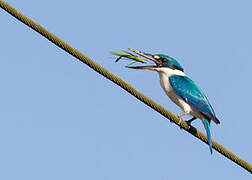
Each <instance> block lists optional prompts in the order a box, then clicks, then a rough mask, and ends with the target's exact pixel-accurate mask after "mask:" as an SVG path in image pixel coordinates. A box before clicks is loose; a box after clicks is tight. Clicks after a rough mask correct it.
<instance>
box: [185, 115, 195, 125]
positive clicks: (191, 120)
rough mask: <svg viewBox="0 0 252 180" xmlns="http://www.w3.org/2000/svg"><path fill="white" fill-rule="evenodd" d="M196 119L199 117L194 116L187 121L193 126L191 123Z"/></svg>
mask: <svg viewBox="0 0 252 180" xmlns="http://www.w3.org/2000/svg"><path fill="white" fill-rule="evenodd" d="M195 119H197V118H196V117H192V119H190V120H187V121H186V123H187V124H188V126H191V123H192V122H193V121H194V120H195Z"/></svg>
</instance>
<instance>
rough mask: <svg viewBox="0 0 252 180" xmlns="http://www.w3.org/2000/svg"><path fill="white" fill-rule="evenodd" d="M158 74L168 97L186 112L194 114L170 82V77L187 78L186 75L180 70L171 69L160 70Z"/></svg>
mask: <svg viewBox="0 0 252 180" xmlns="http://www.w3.org/2000/svg"><path fill="white" fill-rule="evenodd" d="M158 74H159V77H160V84H161V86H162V88H163V89H164V91H165V93H166V94H167V96H168V97H169V98H170V99H171V100H172V101H173V102H174V103H175V104H176V105H178V106H179V107H180V108H181V109H182V110H183V111H184V112H188V113H192V109H191V107H190V105H189V104H187V103H186V102H185V101H184V100H183V99H182V98H181V97H179V96H178V95H177V94H176V93H175V91H174V90H173V88H172V87H171V84H170V82H169V77H170V76H172V75H180V76H185V73H183V72H182V71H179V70H172V69H169V68H159V70H158Z"/></svg>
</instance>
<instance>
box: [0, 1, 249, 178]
mask: <svg viewBox="0 0 252 180" xmlns="http://www.w3.org/2000/svg"><path fill="white" fill-rule="evenodd" d="M7 2H9V3H10V4H11V5H13V6H14V7H16V8H17V9H18V10H20V11H21V12H23V13H24V14H26V15H27V16H29V17H31V18H32V19H34V20H35V21H37V22H38V23H40V24H41V25H43V26H44V27H46V28H47V29H48V30H50V31H51V32H53V33H55V34H56V35H57V36H59V37H60V38H62V39H63V40H65V41H67V42H68V43H70V44H71V45H72V46H74V47H76V48H77V49H79V50H80V51H82V52H83V53H84V54H86V55H88V56H89V57H91V58H93V59H94V60H96V61H97V62H98V63H100V64H102V65H103V66H104V67H106V68H107V69H109V70H110V71H112V72H113V73H115V74H117V75H119V76H120V77H122V78H123V79H125V80H126V81H127V82H129V83H131V84H132V85H133V86H135V87H136V88H137V89H138V90H140V91H142V92H143V93H144V94H146V95H147V96H149V97H151V98H152V99H154V100H155V101H157V102H158V103H160V104H162V105H163V106H165V107H166V108H167V109H169V110H170V111H172V112H174V113H180V112H181V111H180V109H179V108H178V107H176V105H174V104H173V103H172V102H171V101H170V100H169V98H168V97H167V96H166V95H165V93H164V92H163V90H162V89H161V86H160V85H159V78H158V75H157V73H155V72H149V71H137V70H131V69H126V68H124V66H125V65H127V64H128V62H126V61H121V62H119V63H118V64H115V63H114V60H115V59H116V58H115V57H114V56H113V55H111V54H109V53H108V52H107V51H108V50H121V49H126V48H128V47H131V48H135V49H138V50H142V51H145V52H149V53H164V54H167V55H170V56H172V57H174V58H176V59H178V61H179V62H180V64H181V65H182V66H183V68H184V69H185V72H186V73H187V75H188V76H189V77H191V78H192V79H193V80H194V81H195V82H196V83H197V84H199V85H200V87H201V88H202V89H203V91H204V92H205V94H206V95H207V96H208V98H209V100H210V102H211V104H212V106H213V107H214V109H215V112H216V114H217V116H218V118H219V119H220V121H221V124H220V125H215V124H214V123H212V126H211V129H212V137H213V138H214V139H215V140H217V141H218V142H219V143H221V144H222V145H224V146H225V147H226V148H228V149H229V150H231V151H233V152H234V153H236V154H237V155H239V156H240V157H242V158H244V159H246V160H247V161H249V162H250V163H251V162H252V146H251V135H252V133H251V126H252V121H251V114H250V113H251V100H252V93H251V92H252V85H251V78H252V76H251V74H252V72H251V67H252V33H251V32H252V24H251V17H252V11H251V7H252V2H251V1H249V0H248V1H217V0H212V1H208V2H206V1H204V2H203V1H200V0H199V1H195V0H191V1H187V0H184V1H182V0H181V1H161V0H156V1H151V2H148V1H133V0H128V1H118V0H117V1H116V0H107V1H98V0H92V1H81V0H73V1H59V0H54V1H51V0H44V1H31V0H23V1H12V0H9V1H7ZM0 27H1V28H0V32H1V40H0V49H1V53H0V83H1V88H0V99H1V102H0V179H4V180H9V179H11V180H12V179H13V180H14V179H15V180H16V179H25V180H34V179H36V180H40V179H41V180H44V179H46V180H50V179H52V180H54V179H61V180H65V179H77V180H78V179H90V180H118V179H120V180H128V179H131V180H139V179H145V180H152V179H156V180H168V179H204V180H210V179H211V180H212V179H220V178H225V179H238V178H239V179H242V180H248V179H251V174H249V173H248V172H247V171H245V170H244V169H242V168H240V167H239V166H237V165H236V164H234V163H233V162H231V161H230V160H228V159H226V158H225V157H223V156H222V155H220V154H219V153H218V152H216V151H214V152H213V155H210V152H209V148H208V146H207V145H206V144H204V143H202V142H201V141H199V140H198V139H196V138H194V137H192V136H191V135H190V134H188V133H187V132H185V131H183V130H180V129H179V128H178V127H177V126H175V125H174V124H172V123H170V122H169V121H167V120H166V119H165V118H164V117H163V116H161V115H160V114H158V113H157V112H155V111H154V110H152V109H151V108H149V107H147V106H146V105H144V104H143V103H141V102H140V101H138V100H137V99H135V98H134V97H133V96H131V95H129V94H128V93H127V92H125V91H124V90H122V89H121V88H119V87H117V86H116V85H115V84H113V83H112V82H110V81H109V80H107V79H105V78H103V77H102V76H100V75H99V74H97V73H96V72H94V71H93V70H91V69H90V68H88V67H87V66H86V65H84V64H82V63H81V62H79V61H77V60H76V59H75V58H73V57H72V56H70V55H68V54H67V53H65V52H64V51H63V50H61V49H59V48H58V47H56V46H55V45H53V44H52V43H51V42H49V41H48V40H46V39H45V38H43V37H41V36H40V35H39V34H37V33H35V32H34V31H33V30H31V29H30V28H28V27H26V26H25V25H23V24H21V23H20V22H18V21H17V20H16V19H14V18H13V17H11V16H10V15H8V14H7V13H6V12H5V11H3V10H0ZM188 118H189V117H187V118H186V119H188ZM193 124H194V126H196V127H197V128H198V129H200V130H202V131H203V132H205V131H204V129H203V126H202V124H201V122H200V121H199V120H198V121H196V122H194V123H193Z"/></svg>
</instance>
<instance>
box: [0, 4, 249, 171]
mask: <svg viewBox="0 0 252 180" xmlns="http://www.w3.org/2000/svg"><path fill="white" fill-rule="evenodd" d="M0 7H1V8H2V9H4V10H5V11H7V12H8V13H9V14H10V15H12V16H14V17H15V18H17V19H18V20H19V21H21V22H23V23H24V24H26V25H27V26H29V27H30V28H32V29H33V30H35V31H36V32H38V33H39V34H41V35H42V36H44V37H45V38H47V39H48V40H49V41H51V42H52V43H54V44H55V45H57V46H58V47H60V48H61V49H63V50H64V51H66V52H68V53H69V54H71V55H72V56H74V57H75V58H77V59H78V60H80V61H81V62H83V63H85V64H86V65H88V66H89V67H90V68H92V69H93V70H95V71H96V72H98V73H100V74H101V75H103V76H104V77H106V78H108V79H109V80H111V81H113V82H114V83H115V84H117V85H118V86H120V87H121V88H123V89H124V90H126V91H127V92H129V93H130V94H131V95H133V96H134V97H136V98H137V99H139V100H140V101H142V102H143V103H145V104H146V105H147V106H149V107H151V108H152V109H154V110H155V111H157V112H159V113H160V114H162V115H163V116H164V117H166V118H168V119H169V120H170V121H172V122H174V123H175V124H176V125H178V126H179V127H180V128H182V129H184V130H185V131H187V132H189V133H190V134H192V135H193V136H195V137H197V138H198V139H200V140H201V141H203V142H205V143H206V144H208V141H207V137H206V135H205V134H203V133H202V132H201V131H199V130H197V129H196V128H194V127H193V126H188V125H187V123H186V122H185V121H183V120H182V119H180V118H178V117H177V116H176V115H175V114H173V113H171V112H170V111H168V110H166V109H165V108H164V107H163V106H161V105H160V104H158V103H156V102H155V101H153V100H152V99H150V98H149V97H147V96H145V95H144V94H143V93H141V92H139V91H138V90H136V89H135V88H134V87H133V86H131V85H130V84H128V83H127V82H126V81H124V80H123V79H121V78H120V77H118V76H116V75H115V74H113V73H112V72H110V71H108V70H107V69H105V68H104V67H102V66H101V65H99V64H98V63H96V62H95V61H93V60H92V59H90V58H89V57H87V56H85V55H84V54H83V53H81V52H80V51H78V50H77V49H75V48H73V47H71V46H70V45H69V44H67V43H66V42H65V41H63V40H61V39H60V38H58V37H57V36H56V35H54V34H53V33H51V32H49V31H48V30H46V29H45V28H44V27H42V26H41V25H39V24H38V23H36V22H35V21H33V20H32V19H30V18H28V17H27V16H25V15H24V14H22V13H21V12H19V11H18V10H16V9H15V8H14V7H12V6H11V5H9V4H8V3H6V2H5V1H4V0H0ZM212 145H213V148H214V149H215V150H216V151H218V152H219V153H220V154H222V155H223V156H225V157H227V158H228V159H230V160H231V161H233V162H234V163H236V164H237V165H239V166H241V167H242V168H244V169H246V170H247V171H248V172H250V173H252V165H251V164H250V163H248V162H247V161H245V160H243V159H242V158H240V157H239V156H237V155H236V154H234V153H232V152H231V151H229V150H228V149H226V148H225V147H223V146H222V145H220V144H219V143H217V142H216V141H214V140H212Z"/></svg>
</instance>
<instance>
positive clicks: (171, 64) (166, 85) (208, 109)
mask: <svg viewBox="0 0 252 180" xmlns="http://www.w3.org/2000/svg"><path fill="white" fill-rule="evenodd" d="M129 50H130V51H132V52H134V53H136V54H138V55H140V56H142V57H145V58H147V59H149V60H151V61H153V62H154V63H155V65H150V66H127V67H128V68H132V69H147V70H151V71H156V72H158V74H159V78H160V84H161V86H162V88H163V90H164V91H165V93H166V94H167V96H168V97H169V98H170V99H171V100H172V101H173V102H174V103H175V104H176V105H177V106H179V107H180V108H181V109H182V111H183V112H182V113H180V114H177V116H178V117H179V118H181V117H182V116H185V115H191V116H192V119H190V120H188V121H187V123H188V125H191V122H192V121H194V120H195V119H200V120H201V121H202V123H203V125H204V128H205V130H206V134H207V138H208V144H209V149H210V153H211V154H212V153H213V150H212V142H211V133H210V122H211V120H213V121H214V122H215V123H216V124H219V123H220V121H219V120H218V118H217V117H216V115H215V112H214V110H213V107H212V106H211V104H210V103H209V101H208V99H207V97H206V96H205V94H204V93H203V91H202V90H201V89H200V88H199V87H198V86H197V85H196V84H195V83H194V82H193V81H192V80H191V79H190V78H189V77H187V76H186V74H185V73H184V69H183V68H182V66H181V65H180V64H179V63H178V61H177V60H176V59H174V58H172V57H170V56H167V55H164V54H154V55H152V54H148V53H144V52H141V51H138V50H134V49H131V48H129Z"/></svg>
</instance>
